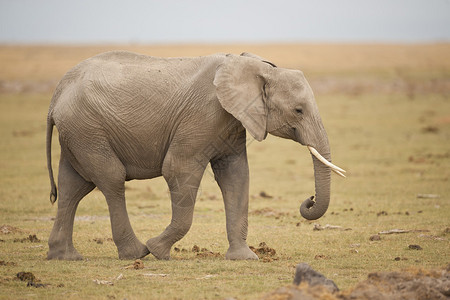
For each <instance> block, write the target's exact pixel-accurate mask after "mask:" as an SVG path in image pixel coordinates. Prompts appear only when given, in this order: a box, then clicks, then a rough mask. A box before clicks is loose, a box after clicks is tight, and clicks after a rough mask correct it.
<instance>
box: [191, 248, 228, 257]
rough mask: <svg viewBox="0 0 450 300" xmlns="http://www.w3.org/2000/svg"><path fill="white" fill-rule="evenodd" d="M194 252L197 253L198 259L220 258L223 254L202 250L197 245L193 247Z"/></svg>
mask: <svg viewBox="0 0 450 300" xmlns="http://www.w3.org/2000/svg"><path fill="white" fill-rule="evenodd" d="M192 252H194V253H197V257H220V256H221V254H220V253H219V252H213V251H210V250H208V249H206V248H201V249H200V247H199V246H197V245H194V246H193V247H192Z"/></svg>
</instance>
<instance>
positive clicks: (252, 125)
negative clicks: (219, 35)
mask: <svg viewBox="0 0 450 300" xmlns="http://www.w3.org/2000/svg"><path fill="white" fill-rule="evenodd" d="M269 72H270V66H269V65H267V64H265V63H263V62H261V61H260V60H259V59H255V58H251V57H243V56H235V55H228V56H227V58H226V59H225V61H224V62H223V64H221V65H220V66H219V67H218V68H217V71H216V75H215V78H214V85H215V87H216V95H217V98H218V99H219V102H220V104H221V105H222V107H223V108H224V109H225V110H226V111H227V112H229V113H230V114H232V115H233V116H234V117H235V118H236V119H238V120H239V121H240V122H241V123H242V125H243V126H244V127H245V129H247V131H248V132H249V133H250V134H251V135H252V136H253V137H254V138H255V139H256V140H258V141H262V140H264V139H265V138H266V136H267V130H266V127H267V106H266V103H265V94H264V86H265V84H266V82H267V80H268V76H269Z"/></svg>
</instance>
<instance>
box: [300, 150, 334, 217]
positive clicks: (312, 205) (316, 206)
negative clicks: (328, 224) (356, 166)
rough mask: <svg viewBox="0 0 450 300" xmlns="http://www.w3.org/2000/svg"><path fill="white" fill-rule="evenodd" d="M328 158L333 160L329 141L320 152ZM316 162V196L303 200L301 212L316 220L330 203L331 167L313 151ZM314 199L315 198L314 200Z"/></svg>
mask: <svg viewBox="0 0 450 300" xmlns="http://www.w3.org/2000/svg"><path fill="white" fill-rule="evenodd" d="M319 153H320V154H321V155H322V157H324V158H325V159H326V160H328V161H331V154H330V148H329V146H328V143H326V145H324V146H323V147H321V150H320V152H319ZM311 156H312V159H313V164H314V178H315V189H316V196H315V197H314V196H311V197H310V198H308V199H306V200H305V201H303V203H302V205H301V206H300V214H301V215H302V217H304V218H305V219H308V220H316V219H318V218H320V217H322V216H323V215H324V214H325V212H326V211H327V209H328V205H329V204H330V185H331V169H330V168H329V167H328V166H326V165H325V164H324V163H322V162H321V161H320V160H319V159H318V158H316V156H314V155H313V154H312V153H311ZM313 199H315V200H314V201H313Z"/></svg>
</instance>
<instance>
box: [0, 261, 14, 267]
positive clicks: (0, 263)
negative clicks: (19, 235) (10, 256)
mask: <svg viewBox="0 0 450 300" xmlns="http://www.w3.org/2000/svg"><path fill="white" fill-rule="evenodd" d="M0 266H5V267H14V266H17V264H16V263H15V262H13V261H4V260H0Z"/></svg>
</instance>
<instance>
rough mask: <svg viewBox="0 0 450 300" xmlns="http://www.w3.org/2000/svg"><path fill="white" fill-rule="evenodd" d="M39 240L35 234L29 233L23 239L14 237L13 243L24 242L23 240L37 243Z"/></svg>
mask: <svg viewBox="0 0 450 300" xmlns="http://www.w3.org/2000/svg"><path fill="white" fill-rule="evenodd" d="M40 241H41V240H40V239H38V237H37V236H36V235H35V234H30V235H29V236H28V237H26V238H23V239H14V243H25V242H31V243H39V242H40Z"/></svg>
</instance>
